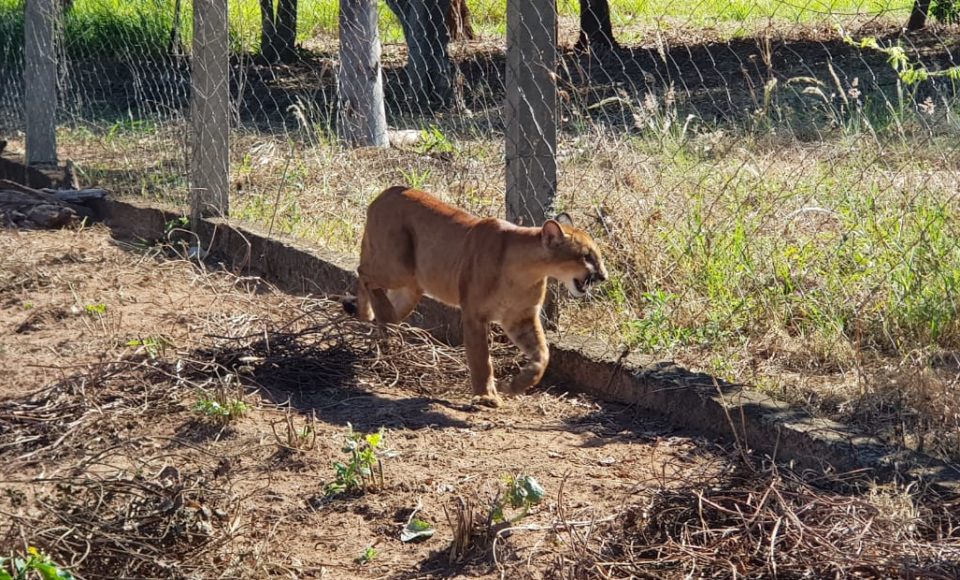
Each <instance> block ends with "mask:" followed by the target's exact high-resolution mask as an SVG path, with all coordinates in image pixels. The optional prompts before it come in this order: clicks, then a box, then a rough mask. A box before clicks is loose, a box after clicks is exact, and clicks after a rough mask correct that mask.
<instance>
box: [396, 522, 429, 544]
mask: <svg viewBox="0 0 960 580" xmlns="http://www.w3.org/2000/svg"><path fill="white" fill-rule="evenodd" d="M434 533H436V530H435V529H434V528H433V526H431V525H430V524H429V523H427V522H425V521H423V520H421V519H418V518H414V519H412V520H410V523H408V524H407V525H406V526H405V527H404V528H403V531H402V532H400V541H401V542H412V541H414V540H424V539H426V538H429V537H431V536H433V534H434Z"/></svg>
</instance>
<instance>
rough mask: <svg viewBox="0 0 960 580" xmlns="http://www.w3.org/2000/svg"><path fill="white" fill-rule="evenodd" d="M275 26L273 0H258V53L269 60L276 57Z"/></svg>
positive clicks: (274, 59) (274, 60)
mask: <svg viewBox="0 0 960 580" xmlns="http://www.w3.org/2000/svg"><path fill="white" fill-rule="evenodd" d="M276 38H277V26H276V23H275V21H274V14H273V0H260V54H261V55H262V56H263V58H265V59H267V61H269V62H276V61H277V60H279V59H278V54H277V47H276Z"/></svg>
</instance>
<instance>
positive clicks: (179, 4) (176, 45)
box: [167, 0, 185, 56]
mask: <svg viewBox="0 0 960 580" xmlns="http://www.w3.org/2000/svg"><path fill="white" fill-rule="evenodd" d="M181 14H183V0H176V2H175V3H174V5H173V28H172V29H171V30H170V46H169V47H167V48H168V50H167V54H172V55H177V56H179V55H182V54H183V53H184V52H185V51H184V50H183V39H182V37H181V33H180V16H181Z"/></svg>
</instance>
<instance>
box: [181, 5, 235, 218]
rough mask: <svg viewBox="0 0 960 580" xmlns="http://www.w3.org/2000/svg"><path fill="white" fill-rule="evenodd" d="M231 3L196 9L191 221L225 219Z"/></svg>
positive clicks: (192, 80) (194, 9)
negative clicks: (223, 217) (228, 22)
mask: <svg viewBox="0 0 960 580" xmlns="http://www.w3.org/2000/svg"><path fill="white" fill-rule="evenodd" d="M229 57H230V55H229V52H228V33H227V0H194V3H193V59H192V61H191V71H190V75H191V83H192V85H193V102H192V111H191V112H192V115H193V128H192V129H193V135H192V140H191V149H190V182H191V194H190V216H191V220H192V223H193V225H194V227H196V224H197V222H198V221H199V218H200V217H202V216H210V215H216V216H226V215H227V213H228V209H229V202H228V194H229V183H230V180H229V176H230V157H229V154H230V117H229V113H230V90H229V88H230V69H229V64H230V61H229Z"/></svg>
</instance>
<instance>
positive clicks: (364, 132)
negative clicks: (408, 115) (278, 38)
mask: <svg viewBox="0 0 960 580" xmlns="http://www.w3.org/2000/svg"><path fill="white" fill-rule="evenodd" d="M337 98H338V100H339V106H340V108H339V113H340V114H339V123H338V133H339V135H340V138H341V139H342V140H343V141H344V142H345V143H346V144H347V145H348V146H378V147H387V146H388V145H389V142H388V139H387V115H386V111H385V109H384V104H383V73H382V71H381V69H380V34H379V31H378V29H377V0H340V70H339V73H338V75H337Z"/></svg>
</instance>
